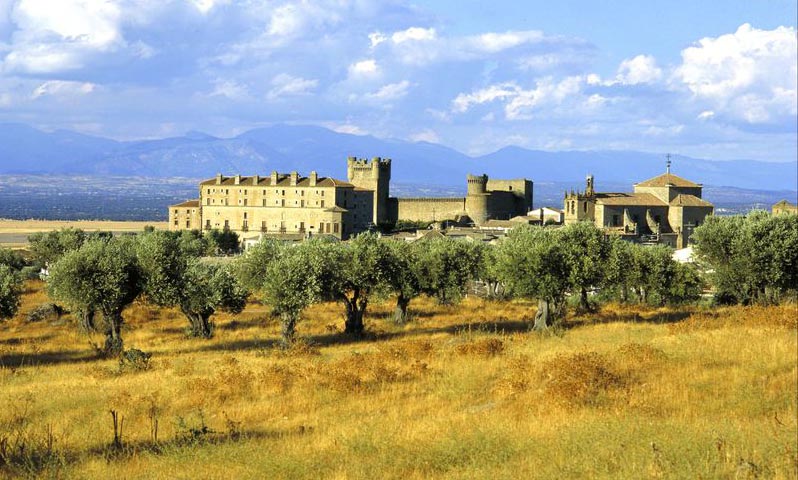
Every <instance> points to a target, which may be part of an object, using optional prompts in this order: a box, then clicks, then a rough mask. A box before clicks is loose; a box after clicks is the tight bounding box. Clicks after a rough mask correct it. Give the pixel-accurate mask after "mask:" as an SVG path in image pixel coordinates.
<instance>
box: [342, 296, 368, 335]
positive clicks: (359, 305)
mask: <svg viewBox="0 0 798 480" xmlns="http://www.w3.org/2000/svg"><path fill="white" fill-rule="evenodd" d="M344 305H345V306H346V323H345V328H344V332H345V333H350V334H354V335H360V334H362V333H363V330H364V329H365V327H364V326H363V314H364V313H365V312H366V306H367V305H368V299H366V298H362V297H360V295H359V293H358V292H355V295H354V296H353V297H352V299H351V300H346V301H344Z"/></svg>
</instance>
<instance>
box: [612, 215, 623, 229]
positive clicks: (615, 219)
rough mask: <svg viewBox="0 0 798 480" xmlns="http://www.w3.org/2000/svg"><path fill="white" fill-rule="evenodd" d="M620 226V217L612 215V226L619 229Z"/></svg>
mask: <svg viewBox="0 0 798 480" xmlns="http://www.w3.org/2000/svg"><path fill="white" fill-rule="evenodd" d="M620 225H621V216H620V215H613V216H612V226H613V227H619V226H620Z"/></svg>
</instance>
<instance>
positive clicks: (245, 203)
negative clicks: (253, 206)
mask: <svg viewBox="0 0 798 480" xmlns="http://www.w3.org/2000/svg"><path fill="white" fill-rule="evenodd" d="M244 206H245V207H246V206H247V199H246V198H245V199H244Z"/></svg>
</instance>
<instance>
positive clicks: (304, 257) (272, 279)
mask: <svg viewBox="0 0 798 480" xmlns="http://www.w3.org/2000/svg"><path fill="white" fill-rule="evenodd" d="M316 243H317V242H316V241H315V240H312V241H309V242H305V243H304V244H302V245H299V246H296V247H290V248H288V247H285V248H281V249H279V250H278V251H277V252H276V255H275V256H274V257H273V258H272V259H271V260H270V261H269V263H268V264H267V265H266V272H265V274H264V277H263V284H262V285H261V288H260V290H261V291H262V292H263V298H264V301H265V302H266V303H267V304H269V305H270V306H271V307H272V311H273V312H274V313H275V314H277V315H279V316H280V322H281V326H282V328H281V332H282V342H283V345H284V346H288V345H290V344H291V343H292V342H293V341H294V339H295V334H296V325H297V323H298V322H299V319H300V316H301V315H302V311H303V310H305V308H307V307H308V306H310V305H311V304H313V303H315V302H318V301H320V300H321V298H322V285H321V281H322V278H323V277H324V273H323V270H324V259H323V257H321V255H320V254H321V252H322V251H323V250H324V248H323V247H322V248H319V245H317V244H316ZM320 260H321V261H320Z"/></svg>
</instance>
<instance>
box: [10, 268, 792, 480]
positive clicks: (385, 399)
mask: <svg viewBox="0 0 798 480" xmlns="http://www.w3.org/2000/svg"><path fill="white" fill-rule="evenodd" d="M45 301H47V298H46V296H45V294H44V293H43V291H42V285H41V284H40V283H35V282H34V283H29V284H28V285H27V292H26V294H25V298H24V305H23V308H22V312H21V313H20V315H19V316H18V317H16V318H14V319H12V320H11V321H8V322H6V323H3V324H0V405H2V408H0V449H2V448H5V449H6V452H11V453H10V454H9V453H7V454H6V457H7V458H9V459H10V460H7V463H6V464H5V465H0V476H8V477H12V476H18V475H26V476H42V477H60V478H129V479H137V478H140V479H149V478H341V479H344V478H403V479H422V478H493V479H499V478H508V479H509V478H729V479H733V478H777V479H790V478H796V476H798V439H797V438H798V425H797V422H798V420H797V418H796V417H797V416H798V407H797V406H796V403H797V402H798V358H796V355H798V353H796V352H797V351H798V345H796V335H797V330H796V318H798V315H797V314H796V313H797V312H796V306H795V305H789V306H784V307H769V308H761V307H748V308H743V307H735V308H723V309H718V310H707V309H700V308H697V307H694V308H692V309H684V310H673V309H651V308H647V307H619V306H612V305H610V306H605V307H604V308H603V309H602V311H601V312H600V313H599V314H595V315H592V316H590V317H577V318H571V319H570V320H569V322H568V324H567V326H566V328H565V329H563V331H561V332H559V333H558V334H556V335H538V334H534V333H530V332H529V331H528V327H529V324H528V320H529V319H530V318H531V317H532V313H533V312H532V310H531V308H532V307H531V306H530V305H527V304H525V303H518V302H512V303H509V302H508V303H498V302H486V301H482V300H478V299H467V300H466V301H465V303H463V304H461V305H459V306H455V307H441V306H438V305H436V304H434V303H433V302H432V301H429V300H422V301H418V302H416V303H415V305H412V306H411V307H415V314H416V317H415V320H414V321H413V322H412V323H410V324H409V325H407V326H405V327H397V326H394V325H393V324H392V323H391V322H390V321H389V314H390V310H391V305H390V304H389V303H385V304H376V305H374V307H373V309H372V310H371V312H370V314H369V315H368V318H367V329H368V331H369V332H370V333H369V334H368V335H367V337H366V338H364V339H362V340H358V341H352V340H351V339H348V338H347V337H345V336H343V335H342V334H341V333H340V330H341V326H342V323H343V322H342V319H341V309H340V307H339V306H338V305H333V304H329V305H320V306H315V307H313V308H311V309H310V310H308V311H307V312H306V313H305V316H304V317H305V320H304V321H303V322H302V323H300V325H299V333H300V335H302V336H303V338H304V339H305V341H304V342H303V343H301V344H300V345H299V346H298V347H296V348H294V349H292V350H289V351H281V350H280V349H278V348H277V347H275V342H276V340H277V338H278V334H279V325H278V324H277V322H276V320H274V319H272V318H270V315H269V311H268V308H266V307H263V306H261V305H259V304H257V303H252V304H250V305H249V306H248V307H247V309H246V310H245V311H244V312H243V313H241V314H239V315H236V316H234V317H233V316H229V315H219V316H218V317H217V318H216V321H217V330H216V336H215V337H214V338H213V339H212V340H195V339H187V338H186V337H185V336H184V327H185V325H186V322H185V321H184V320H183V319H182V317H181V316H180V315H179V314H178V313H177V312H175V311H157V310H154V309H151V308H149V307H147V306H144V305H138V304H137V305H133V306H132V307H131V308H129V309H128V310H127V311H126V312H125V319H126V321H127V322H128V323H127V329H126V330H125V331H124V335H125V341H126V346H127V347H128V348H131V347H135V348H140V349H142V350H144V351H147V352H151V353H152V358H151V360H150V365H149V368H148V369H146V370H141V371H139V370H136V369H134V368H130V367H126V368H121V369H120V366H119V363H118V362H117V361H114V360H98V359H96V358H95V357H94V354H93V350H92V347H91V346H90V343H89V342H90V341H94V342H100V338H99V337H96V338H93V339H90V338H88V337H87V336H84V335H81V334H79V333H78V332H77V331H76V329H75V327H74V325H73V322H72V319H71V317H69V316H65V317H62V318H61V319H60V320H58V321H54V322H46V321H43V322H36V323H27V322H26V321H25V320H24V318H25V313H26V312H28V311H30V310H31V309H32V308H33V307H35V306H36V305H38V304H40V303H42V302H45ZM111 410H113V411H115V412H117V413H118V416H119V418H120V419H121V446H117V447H113V446H112V440H113V437H114V430H113V423H112V416H111V413H110V411H111ZM156 425H157V428H156ZM156 432H157V434H156ZM20 443H23V444H24V445H25V449H24V450H23V452H22V453H19V451H18V450H14V446H19V445H20ZM4 445H5V446H4ZM14 452H16V453H14Z"/></svg>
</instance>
